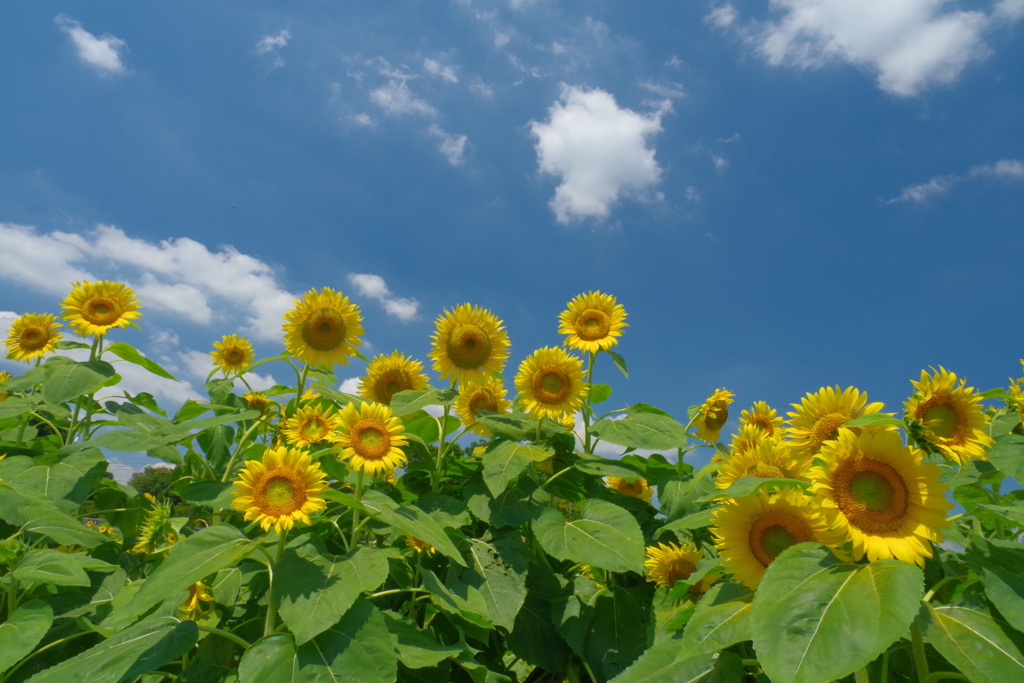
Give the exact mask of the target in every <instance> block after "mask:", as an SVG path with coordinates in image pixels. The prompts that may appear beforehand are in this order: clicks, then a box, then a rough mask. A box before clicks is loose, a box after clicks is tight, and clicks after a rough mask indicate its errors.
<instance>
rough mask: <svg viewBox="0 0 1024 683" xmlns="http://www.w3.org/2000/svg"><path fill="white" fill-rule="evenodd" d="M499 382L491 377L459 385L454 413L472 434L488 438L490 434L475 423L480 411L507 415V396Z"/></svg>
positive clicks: (485, 428)
mask: <svg viewBox="0 0 1024 683" xmlns="http://www.w3.org/2000/svg"><path fill="white" fill-rule="evenodd" d="M507 393H508V392H507V391H505V387H504V386H503V385H502V383H501V380H500V379H498V378H496V377H492V378H491V379H486V380H479V379H475V380H469V381H468V382H463V383H461V384H459V396H458V398H457V399H455V412H456V413H458V415H459V420H460V421H461V422H462V424H463V426H465V427H466V428H467V429H469V430H470V431H472V432H473V433H474V434H479V435H480V436H485V437H489V436H490V435H491V432H490V430H489V429H487V427H484V426H483V425H482V424H480V423H479V422H477V421H476V416H477V414H478V413H479V412H480V411H481V410H486V411H487V412H489V413H507V412H508V408H509V405H511V404H510V403H509V401H507V400H505V396H506V395H507Z"/></svg>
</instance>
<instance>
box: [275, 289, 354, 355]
mask: <svg viewBox="0 0 1024 683" xmlns="http://www.w3.org/2000/svg"><path fill="white" fill-rule="evenodd" d="M284 321H285V324H284V327H283V329H284V338H285V345H286V346H287V347H288V353H289V354H291V356H292V357H293V358H297V359H299V360H301V361H302V362H304V363H308V364H309V365H312V366H315V367H326V368H327V369H330V368H331V367H333V366H334V365H335V364H337V365H347V364H348V359H349V357H350V356H354V355H355V354H356V353H357V350H356V347H357V346H360V345H361V344H362V341H360V339H359V337H360V336H361V335H362V334H363V326H362V324H361V323H362V315H361V314H360V313H359V307H358V306H356V305H355V304H353V303H351V302H350V301H349V300H348V297H347V296H344V295H343V294H342V293H341V292H336V291H334V290H333V289H331V288H330V287H324V288H323V290H321V291H319V292H318V291H316V290H315V289H311V290H309V291H308V292H306V293H305V294H304V295H303V296H302V299H300V300H298V301H296V302H295V307H294V308H292V309H291V310H290V311H288V312H287V313H285V314H284Z"/></svg>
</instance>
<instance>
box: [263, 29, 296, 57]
mask: <svg viewBox="0 0 1024 683" xmlns="http://www.w3.org/2000/svg"><path fill="white" fill-rule="evenodd" d="M291 38H292V34H291V33H290V32H289V31H288V29H284V30H282V31H281V32H280V33H278V34H277V35H276V36H263V37H262V38H260V39H259V40H257V41H256V54H258V55H265V54H267V53H268V52H273V51H274V50H276V49H277V48H279V47H284V46H286V45H287V44H288V41H289V40H291Z"/></svg>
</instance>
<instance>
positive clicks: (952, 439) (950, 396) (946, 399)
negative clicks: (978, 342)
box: [903, 366, 995, 465]
mask: <svg viewBox="0 0 1024 683" xmlns="http://www.w3.org/2000/svg"><path fill="white" fill-rule="evenodd" d="M933 370H934V369H933ZM910 383H911V384H913V385H914V388H915V389H916V390H917V391H916V392H915V393H914V395H913V396H912V397H911V398H910V399H909V400H908V401H906V403H904V404H903V405H904V407H905V408H906V410H907V414H906V416H907V418H908V419H910V420H913V421H915V422H917V423H919V424H920V425H921V427H922V431H923V436H924V439H925V440H926V441H927V442H928V443H929V444H931V445H932V446H934V447H935V449H936V450H938V451H940V452H941V453H942V454H943V455H945V456H946V457H947V458H950V459H952V460H956V461H957V462H958V463H960V464H961V465H963V464H966V463H967V462H968V461H970V460H971V459H972V458H974V459H977V460H988V455H986V453H985V449H986V448H988V447H989V446H991V445H992V444H994V443H995V441H994V440H993V439H992V437H990V436H989V435H988V434H986V433H985V426H986V425H987V424H988V416H986V415H985V413H984V412H982V409H981V396H980V395H979V394H978V393H977V392H975V391H974V388H973V387H964V385H965V384H966V383H967V382H966V381H965V380H960V382H959V384H958V383H957V378H956V375H955V374H953V373H952V372H947V371H946V369H945V368H944V367H942V366H939V370H938V372H936V373H935V374H934V375H933V376H929V374H928V373H927V372H926V371H924V370H922V371H921V381H920V382H915V381H913V380H911V381H910ZM921 445H923V444H921Z"/></svg>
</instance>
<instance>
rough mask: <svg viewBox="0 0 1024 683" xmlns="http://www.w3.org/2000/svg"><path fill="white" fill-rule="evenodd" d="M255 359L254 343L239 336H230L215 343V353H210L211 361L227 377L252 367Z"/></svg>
mask: <svg viewBox="0 0 1024 683" xmlns="http://www.w3.org/2000/svg"><path fill="white" fill-rule="evenodd" d="M255 357H256V356H255V354H254V353H253V351H252V343H250V342H249V340H248V339H246V338H245V337H239V336H238V335H237V334H229V335H226V336H224V337H222V338H221V340H220V341H218V342H213V351H211V352H210V360H212V361H213V364H214V366H216V367H217V368H220V370H221V371H222V372H223V373H224V375H225V376H228V375H237V374H239V373H241V372H242V370H245V369H246V368H247V367H249V366H250V365H252V361H253V359H254V358H255Z"/></svg>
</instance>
